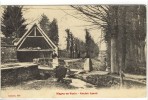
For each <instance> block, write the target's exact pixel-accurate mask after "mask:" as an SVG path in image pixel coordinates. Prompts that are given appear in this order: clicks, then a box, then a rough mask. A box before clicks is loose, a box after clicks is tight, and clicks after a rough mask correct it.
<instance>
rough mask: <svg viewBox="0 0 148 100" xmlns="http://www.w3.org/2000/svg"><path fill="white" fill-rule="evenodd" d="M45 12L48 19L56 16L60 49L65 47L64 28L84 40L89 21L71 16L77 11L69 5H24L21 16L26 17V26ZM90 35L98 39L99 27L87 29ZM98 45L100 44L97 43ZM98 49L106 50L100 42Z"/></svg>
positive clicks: (34, 21)
mask: <svg viewBox="0 0 148 100" xmlns="http://www.w3.org/2000/svg"><path fill="white" fill-rule="evenodd" d="M43 13H44V14H45V15H46V16H47V17H48V18H49V20H50V21H52V20H53V18H56V19H57V21H58V27H59V39H60V40H59V45H60V48H61V49H64V48H65V47H66V40H65V39H66V32H65V29H67V28H68V29H70V31H71V32H72V33H73V35H74V36H75V37H78V38H80V39H81V40H83V41H84V40H85V31H84V29H86V28H90V26H88V25H91V23H88V22H86V21H83V20H80V19H77V18H75V17H73V16H77V15H76V13H77V11H76V10H74V9H73V8H71V7H70V6H24V7H23V16H24V18H25V19H26V21H27V22H26V23H30V24H29V25H28V26H27V28H29V27H31V26H32V25H33V24H34V23H38V21H39V20H40V18H41V15H42V14H43ZM89 31H90V33H91V36H92V37H93V39H94V40H95V42H96V43H98V42H99V41H100V38H99V37H100V36H101V29H99V28H96V29H92V30H89ZM99 46H100V45H99ZM100 49H102V50H106V46H105V44H104V43H103V44H101V47H100Z"/></svg>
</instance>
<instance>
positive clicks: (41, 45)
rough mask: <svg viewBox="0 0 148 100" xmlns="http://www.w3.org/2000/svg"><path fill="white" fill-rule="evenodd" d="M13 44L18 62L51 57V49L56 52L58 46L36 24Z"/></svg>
mask: <svg viewBox="0 0 148 100" xmlns="http://www.w3.org/2000/svg"><path fill="white" fill-rule="evenodd" d="M14 45H16V47H17V59H18V61H20V62H32V61H33V59H35V58H51V55H52V52H53V50H55V51H56V52H57V53H58V47H57V46H56V45H55V44H54V43H53V42H52V41H51V39H50V38H49V37H48V36H47V35H46V34H45V33H44V31H43V30H42V29H41V28H40V26H39V25H37V24H34V25H33V26H32V27H31V28H30V29H29V30H28V31H27V32H26V33H25V34H24V35H23V36H22V37H21V38H20V39H19V41H18V42H16V43H14Z"/></svg>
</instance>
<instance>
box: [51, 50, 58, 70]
mask: <svg viewBox="0 0 148 100" xmlns="http://www.w3.org/2000/svg"><path fill="white" fill-rule="evenodd" d="M52 66H53V68H56V66H58V55H57V53H56V51H55V50H54V51H53V53H52Z"/></svg>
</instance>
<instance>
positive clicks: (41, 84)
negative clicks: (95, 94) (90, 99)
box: [2, 78, 94, 90]
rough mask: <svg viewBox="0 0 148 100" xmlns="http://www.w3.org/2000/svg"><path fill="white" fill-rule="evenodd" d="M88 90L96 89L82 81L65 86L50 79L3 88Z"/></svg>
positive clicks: (75, 80) (77, 80)
mask: <svg viewBox="0 0 148 100" xmlns="http://www.w3.org/2000/svg"><path fill="white" fill-rule="evenodd" d="M45 88H50V89H56V88H58V89H86V88H94V86H93V85H91V84H89V83H86V82H84V81H82V80H80V79H72V83H70V84H64V83H59V82H56V79H55V78H48V79H46V80H31V81H27V82H23V83H21V84H18V85H16V86H5V87H4V86H3V87H2V90H13V89H19V90H32V89H35V90H40V89H45Z"/></svg>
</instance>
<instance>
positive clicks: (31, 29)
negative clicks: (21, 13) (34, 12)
mask: <svg viewBox="0 0 148 100" xmlns="http://www.w3.org/2000/svg"><path fill="white" fill-rule="evenodd" d="M35 28H36V29H37V30H38V31H39V32H40V34H41V35H42V36H43V37H44V39H45V40H46V42H47V43H48V44H49V45H50V46H51V47H52V48H53V49H55V48H57V46H56V45H55V44H54V43H53V42H52V41H51V40H50V38H49V37H48V36H47V35H46V34H45V32H44V31H43V30H42V29H41V28H40V26H39V25H37V24H36V23H35V24H34V25H33V26H32V27H31V28H30V29H29V30H28V31H27V32H26V33H25V34H24V35H23V36H22V37H21V38H20V39H19V41H18V42H17V43H16V46H17V47H18V49H19V47H20V46H21V45H22V44H23V42H24V41H25V39H26V37H27V36H29V35H30V34H31V32H32V31H33V30H34V29H35Z"/></svg>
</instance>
